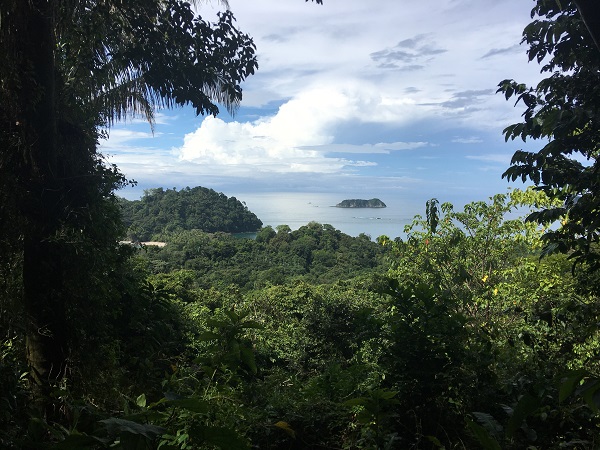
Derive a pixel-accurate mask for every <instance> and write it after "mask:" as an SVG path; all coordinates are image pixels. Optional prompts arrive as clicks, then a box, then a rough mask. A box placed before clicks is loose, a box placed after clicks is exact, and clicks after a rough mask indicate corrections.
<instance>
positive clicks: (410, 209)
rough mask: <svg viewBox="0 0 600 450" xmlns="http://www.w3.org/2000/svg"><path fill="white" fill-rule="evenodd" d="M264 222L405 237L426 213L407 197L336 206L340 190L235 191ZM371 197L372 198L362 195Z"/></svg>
mask: <svg viewBox="0 0 600 450" xmlns="http://www.w3.org/2000/svg"><path fill="white" fill-rule="evenodd" d="M233 196H234V197H236V198H237V199H238V200H239V201H241V202H244V203H245V204H246V206H247V207H248V209H249V210H250V211H252V212H253V213H254V214H256V215H257V217H258V218H259V219H260V220H261V221H262V222H263V226H267V225H270V226H272V227H273V228H275V227H277V225H288V226H289V227H290V228H291V229H292V230H297V229H298V228H300V227H301V226H304V225H306V224H308V223H309V222H313V221H314V222H318V223H321V224H330V225H332V226H333V227H334V228H336V229H338V230H340V231H341V232H342V233H345V234H348V235H350V236H358V235H359V234H361V233H364V234H367V235H369V236H370V237H371V239H373V240H374V239H376V238H377V237H378V236H381V235H386V236H388V237H390V238H395V237H398V236H399V237H404V231H403V230H404V227H405V226H406V225H408V224H410V223H411V222H412V220H413V218H414V216H415V215H416V214H421V215H424V214H425V205H424V204H422V203H421V202H419V203H418V204H417V203H416V202H411V201H410V200H407V199H406V198H384V197H378V198H379V199H380V200H381V201H383V202H384V203H385V204H386V205H387V208H336V207H335V205H336V204H338V203H340V202H341V201H342V200H346V199H349V198H358V197H355V196H353V197H344V196H343V195H340V194H339V193H314V192H310V193H306V192H260V193H251V192H249V193H240V194H234V195H233ZM361 198H365V199H367V200H368V199H370V198H372V197H361Z"/></svg>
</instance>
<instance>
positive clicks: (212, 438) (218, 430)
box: [190, 425, 250, 450]
mask: <svg viewBox="0 0 600 450" xmlns="http://www.w3.org/2000/svg"><path fill="white" fill-rule="evenodd" d="M190 435H191V436H193V437H194V438H195V439H198V440H200V441H201V442H204V443H206V444H208V445H214V446H217V447H219V448H222V449H223V450H248V449H249V448H250V446H249V445H248V443H247V442H246V440H245V439H243V438H242V437H241V436H240V435H238V434H237V433H236V432H235V431H234V430H232V429H230V428H225V427H208V426H204V425H197V426H195V427H193V428H192V429H191V430H190Z"/></svg>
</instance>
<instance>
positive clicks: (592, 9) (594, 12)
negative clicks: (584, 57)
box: [574, 0, 600, 50]
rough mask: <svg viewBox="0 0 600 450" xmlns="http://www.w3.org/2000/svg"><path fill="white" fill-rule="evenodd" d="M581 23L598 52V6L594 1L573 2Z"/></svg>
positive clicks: (599, 19) (599, 13) (599, 8)
mask: <svg viewBox="0 0 600 450" xmlns="http://www.w3.org/2000/svg"><path fill="white" fill-rule="evenodd" d="M574 1H575V4H576V5H577V9H578V10H579V14H581V17H582V18H583V23H585V26H586V27H587V29H588V31H589V32H590V34H591V35H592V39H593V40H594V42H595V44H596V47H598V50H600V5H599V4H598V2H597V1H596V0H574Z"/></svg>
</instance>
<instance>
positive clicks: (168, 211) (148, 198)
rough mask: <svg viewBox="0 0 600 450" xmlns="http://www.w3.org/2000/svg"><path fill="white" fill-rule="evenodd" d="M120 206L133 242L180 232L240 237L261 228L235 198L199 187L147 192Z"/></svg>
mask: <svg viewBox="0 0 600 450" xmlns="http://www.w3.org/2000/svg"><path fill="white" fill-rule="evenodd" d="M120 204H121V208H122V211H123V222H124V224H125V226H126V227H128V229H127V235H128V237H129V238H130V239H133V240H135V241H150V240H152V239H153V236H155V235H158V234H161V233H175V232H178V231H183V230H201V231H206V232H210V233H213V232H215V231H222V232H226V233H241V232H245V231H256V230H258V229H259V228H260V227H261V226H262V222H261V221H260V220H259V219H258V217H256V215H255V214H253V213H252V212H250V211H248V208H247V207H246V206H245V205H244V204H242V203H241V202H240V201H239V200H237V199H236V198H235V197H227V196H225V195H224V194H220V193H217V192H215V191H214V190H212V189H208V188H203V187H195V188H192V189H190V188H189V187H187V188H185V189H182V190H180V191H177V190H176V189H167V190H164V189H162V188H156V189H150V190H147V191H146V192H145V193H144V196H143V197H142V198H141V199H140V200H135V201H129V200H126V199H120Z"/></svg>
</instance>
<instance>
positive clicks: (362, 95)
mask: <svg viewBox="0 0 600 450" xmlns="http://www.w3.org/2000/svg"><path fill="white" fill-rule="evenodd" d="M324 3H325V4H324V5H323V6H319V5H316V4H311V3H310V2H309V3H305V2H304V1H303V0H285V1H283V0H252V1H248V0H229V5H230V7H231V9H232V10H233V12H234V15H235V16H236V18H237V24H238V26H239V28H240V29H241V30H242V31H244V32H246V33H248V34H250V35H251V36H253V38H254V40H255V43H256V45H257V48H258V50H257V52H258V59H259V69H258V72H257V73H256V74H255V75H253V76H252V77H250V78H249V79H248V80H247V81H246V82H245V83H244V84H243V90H244V99H243V101H242V106H241V107H240V109H239V110H238V112H237V114H236V115H235V117H231V116H229V114H227V112H226V111H225V109H224V108H222V113H221V114H220V115H219V116H218V117H217V118H213V117H208V118H204V117H196V116H195V114H194V112H193V110H192V109H191V108H190V109H188V108H183V109H176V110H171V111H159V112H157V121H156V126H155V131H154V133H152V132H151V130H150V127H149V126H148V124H147V123H145V122H143V121H142V120H130V121H128V122H126V123H120V124H117V125H116V126H114V127H113V128H112V129H111V130H110V138H109V139H108V140H107V141H103V142H102V144H101V148H102V151H103V152H104V153H105V154H106V155H108V156H109V159H110V161H111V162H114V163H116V164H117V165H118V166H119V167H120V169H121V170H122V172H123V173H124V174H125V175H126V176H127V177H128V178H130V179H134V180H136V181H137V182H138V186H137V187H136V188H129V189H127V190H124V191H121V192H120V195H123V196H125V197H127V198H130V199H134V198H139V197H140V195H141V194H142V192H143V190H144V189H147V188H151V187H158V186H163V187H166V188H172V187H177V188H182V187H185V186H190V187H192V186H205V187H209V188H212V189H215V190H217V191H219V192H223V193H225V194H226V195H235V196H236V197H238V198H240V199H242V200H243V194H244V193H250V192H280V191H297V192H339V193H340V194H343V196H344V197H345V198H355V197H369V198H370V197H371V196H377V197H380V198H383V199H385V198H386V196H390V195H395V196H403V197H407V198H411V199H413V200H415V199H416V200H417V201H420V200H421V199H422V201H423V203H424V201H425V200H427V199H429V198H431V197H438V198H439V199H440V200H441V201H452V202H455V203H461V202H466V201H469V200H480V199H484V198H486V197H487V196H490V195H493V194H495V193H498V192H505V191H506V188H507V186H508V183H507V182H506V180H502V179H501V174H502V172H503V171H504V170H505V169H506V168H507V167H508V164H509V161H510V157H511V156H512V154H513V152H514V151H515V150H517V149H519V148H524V146H525V144H523V143H522V142H508V143H505V142H504V138H503V136H502V129H503V128H504V127H506V126H507V125H509V124H511V123H514V122H516V121H518V120H519V117H520V114H521V112H522V108H520V107H517V108H515V107H514V106H513V104H514V102H507V101H505V100H504V98H503V97H502V96H501V95H500V94H495V91H496V86H497V84H498V83H499V82H500V81H502V80H503V79H506V78H514V79H516V80H517V81H519V82H525V83H528V84H531V83H535V82H536V81H537V80H538V79H539V78H540V75H539V66H538V65H537V64H536V63H528V62H527V56H526V54H525V51H526V48H524V47H522V46H520V45H519V42H520V40H521V34H522V30H523V28H524V27H525V25H526V24H527V23H529V22H530V20H531V19H530V15H529V14H530V10H531V8H532V7H533V6H534V2H533V1H526V0H493V1H492V0H420V1H419V2H410V1H403V0H379V1H377V2H371V1H368V0H325V1H324ZM219 6H220V4H219V3H218V2H204V3H202V4H200V5H199V6H198V12H199V14H201V15H202V16H204V17H214V14H215V12H216V10H217V9H218V7H219ZM527 145H528V146H530V147H525V148H532V149H534V148H536V145H535V143H534V144H533V145H531V144H527ZM519 186H520V185H519Z"/></svg>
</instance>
